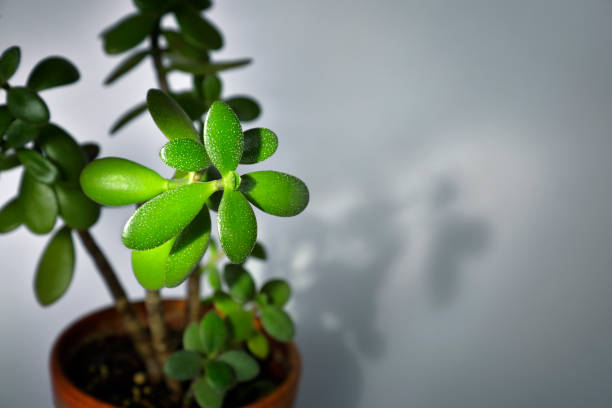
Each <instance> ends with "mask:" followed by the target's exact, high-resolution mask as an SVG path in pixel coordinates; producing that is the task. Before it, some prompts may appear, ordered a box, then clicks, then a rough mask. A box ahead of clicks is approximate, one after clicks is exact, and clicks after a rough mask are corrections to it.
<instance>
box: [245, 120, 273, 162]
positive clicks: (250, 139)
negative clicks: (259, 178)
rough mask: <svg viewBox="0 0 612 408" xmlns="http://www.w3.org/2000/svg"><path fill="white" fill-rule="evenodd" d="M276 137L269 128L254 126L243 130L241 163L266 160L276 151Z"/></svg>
mask: <svg viewBox="0 0 612 408" xmlns="http://www.w3.org/2000/svg"><path fill="white" fill-rule="evenodd" d="M277 147H278V138H277V137H276V134H275V133H274V132H272V131H271V130H269V129H265V128H255V129H249V130H247V131H246V132H244V147H243V149H242V158H241V159H240V163H242V164H254V163H259V162H262V161H264V160H266V159H267V158H268V157H270V156H272V155H273V154H274V152H276V148H277Z"/></svg>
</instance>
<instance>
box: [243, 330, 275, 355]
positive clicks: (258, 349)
mask: <svg viewBox="0 0 612 408" xmlns="http://www.w3.org/2000/svg"><path fill="white" fill-rule="evenodd" d="M247 347H248V349H249V351H250V352H251V353H253V355H254V356H255V357H257V358H259V359H260V360H264V359H266V358H267V357H268V354H269V353H270V343H269V342H268V339H267V338H266V336H264V335H263V334H262V333H260V332H258V331H256V332H255V334H254V335H252V336H251V337H249V339H248V340H247Z"/></svg>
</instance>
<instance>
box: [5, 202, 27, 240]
mask: <svg viewBox="0 0 612 408" xmlns="http://www.w3.org/2000/svg"><path fill="white" fill-rule="evenodd" d="M23 222H24V219H23V209H22V206H21V203H20V202H19V197H16V198H13V199H12V200H11V201H9V202H8V203H7V204H6V205H5V206H4V207H2V209H1V210H0V233H2V234H4V233H7V232H11V231H13V230H14V229H15V228H17V227H19V226H20V225H21V224H23Z"/></svg>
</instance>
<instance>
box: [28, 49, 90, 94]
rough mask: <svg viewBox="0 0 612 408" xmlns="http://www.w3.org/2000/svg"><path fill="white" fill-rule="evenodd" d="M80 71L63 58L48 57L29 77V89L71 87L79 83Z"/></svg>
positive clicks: (37, 65) (40, 89)
mask: <svg viewBox="0 0 612 408" xmlns="http://www.w3.org/2000/svg"><path fill="white" fill-rule="evenodd" d="M79 78H80V75H79V70H78V69H77V68H76V67H75V66H74V65H73V64H72V62H70V61H68V60H67V59H66V58H63V57H47V58H45V59H43V60H42V61H40V62H39V63H38V64H36V66H35V67H34V69H33V70H32V72H30V76H29V77H28V81H27V83H26V84H27V85H26V86H27V87H28V88H30V89H31V90H33V91H37V92H38V91H42V90H44V89H49V88H53V87H56V86H63V85H69V84H72V83H73V82H76V81H78V80H79Z"/></svg>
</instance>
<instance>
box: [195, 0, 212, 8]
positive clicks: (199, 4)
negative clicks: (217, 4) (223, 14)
mask: <svg viewBox="0 0 612 408" xmlns="http://www.w3.org/2000/svg"><path fill="white" fill-rule="evenodd" d="M190 4H191V5H192V6H193V7H196V8H197V9H198V10H206V9H207V8H209V7H210V6H211V5H212V3H211V1H210V0H191V3H190Z"/></svg>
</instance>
